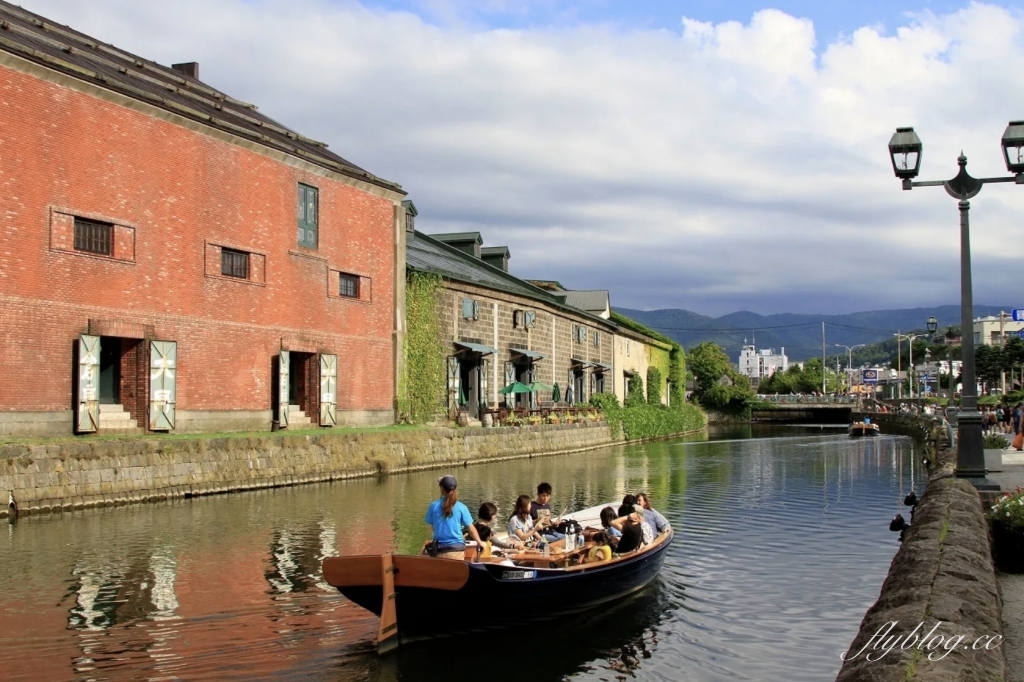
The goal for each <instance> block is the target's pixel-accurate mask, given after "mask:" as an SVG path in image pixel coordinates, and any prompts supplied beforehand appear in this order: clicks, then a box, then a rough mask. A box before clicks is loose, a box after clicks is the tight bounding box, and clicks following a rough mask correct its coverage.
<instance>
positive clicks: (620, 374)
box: [613, 326, 672, 405]
mask: <svg viewBox="0 0 1024 682" xmlns="http://www.w3.org/2000/svg"><path fill="white" fill-rule="evenodd" d="M655 349H657V350H660V351H661V352H663V353H665V354H666V355H667V354H668V353H669V352H670V351H671V349H672V347H671V346H670V345H669V344H667V343H664V342H662V341H659V340H657V339H652V338H651V337H649V336H647V335H646V334H641V333H640V332H638V331H635V330H633V329H629V328H627V327H623V326H619V327H618V329H617V330H616V332H615V356H614V359H613V363H614V365H615V395H616V397H618V399H619V403H624V402H625V400H626V395H627V394H628V392H629V382H630V380H631V379H632V378H633V376H634V375H635V376H639V377H640V378H641V379H643V382H644V388H645V390H646V388H647V381H648V376H647V370H648V368H649V367H650V366H651V353H652V351H653V350H655ZM668 380H669V377H668V375H667V373H666V374H665V375H663V376H662V377H661V386H660V395H661V403H662V404H663V405H668V404H669V401H670V393H671V391H669V387H668Z"/></svg>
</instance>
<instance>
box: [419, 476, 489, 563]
mask: <svg viewBox="0 0 1024 682" xmlns="http://www.w3.org/2000/svg"><path fill="white" fill-rule="evenodd" d="M437 485H438V486H440V488H441V497H440V498H439V499H436V500H434V501H433V502H431V503H430V506H429V507H427V515H426V516H425V517H424V519H423V520H424V521H426V522H427V525H428V526H430V529H431V531H433V533H434V542H435V543H436V547H437V554H436V555H435V556H437V557H438V558H440V559H459V560H463V559H465V556H466V543H465V541H464V540H463V536H462V532H463V530H465V531H466V532H468V533H469V536H470V537H471V538H473V540H475V541H476V543H477V544H478V545H481V544H482V543H481V542H480V534H479V533H477V530H476V528H475V527H474V526H473V517H472V516H470V514H469V509H468V508H467V507H466V505H464V504H462V503H461V502H459V493H458V492H457V491H456V488H457V487H458V485H459V484H458V482H457V481H456V480H455V477H454V476H442V477H441V478H439V479H437Z"/></svg>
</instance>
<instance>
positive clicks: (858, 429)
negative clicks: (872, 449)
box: [848, 422, 881, 438]
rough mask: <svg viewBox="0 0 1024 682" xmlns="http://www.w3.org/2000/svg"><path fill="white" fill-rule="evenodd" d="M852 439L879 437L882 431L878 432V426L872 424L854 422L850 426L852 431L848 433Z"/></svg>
mask: <svg viewBox="0 0 1024 682" xmlns="http://www.w3.org/2000/svg"><path fill="white" fill-rule="evenodd" d="M848 433H849V434H850V438H860V437H861V436H877V435H878V434H879V433H881V431H879V430H878V424H872V423H871V422H854V423H853V424H850V430H849V432H848Z"/></svg>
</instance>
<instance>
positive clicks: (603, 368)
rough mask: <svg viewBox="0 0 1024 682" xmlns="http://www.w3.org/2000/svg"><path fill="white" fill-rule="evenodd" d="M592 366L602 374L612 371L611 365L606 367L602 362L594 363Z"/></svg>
mask: <svg viewBox="0 0 1024 682" xmlns="http://www.w3.org/2000/svg"><path fill="white" fill-rule="evenodd" d="M593 364H594V369H597V370H600V371H602V372H610V371H612V366H611V365H606V364H604V363H603V362H595V363H593Z"/></svg>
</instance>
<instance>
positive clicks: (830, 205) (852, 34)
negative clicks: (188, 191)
mask: <svg viewBox="0 0 1024 682" xmlns="http://www.w3.org/2000/svg"><path fill="white" fill-rule="evenodd" d="M17 1H18V2H19V3H20V4H22V5H23V6H24V7H26V8H27V9H30V10H33V11H36V12H39V13H41V14H43V15H46V16H48V17H49V18H51V19H54V20H56V21H59V22H61V23H66V24H70V25H72V26H74V27H75V28H78V29H79V30H83V31H85V32H86V33H90V34H92V35H93V36H95V37H97V38H99V39H102V40H105V41H107V42H111V43H113V44H115V45H118V46H119V47H122V48H125V49H129V50H131V51H133V52H136V53H138V54H140V55H143V56H145V57H148V58H150V59H154V60H156V61H158V62H161V63H165V64H170V63H172V62H179V61H198V62H200V65H201V67H200V68H201V77H202V79H203V80H204V81H206V82H208V83H210V84H211V85H213V86H215V87H217V88H220V89H222V90H224V91H226V92H228V93H230V94H231V95H233V96H236V97H239V98H241V99H245V100H247V101H250V102H253V103H255V104H258V105H259V107H260V109H261V110H262V111H263V112H265V113H267V114H268V115H270V116H273V117H274V118H277V119H278V120H279V121H281V122H282V123H284V124H286V125H288V126H290V127H292V128H295V129H298V130H299V131H301V132H302V133H304V134H307V135H309V136H312V137H316V138H318V139H321V140H324V141H326V142H328V143H329V144H330V146H331V148H332V149H333V150H335V151H336V152H338V153H339V154H341V155H342V156H344V157H346V158H348V159H349V160H351V161H353V162H354V163H357V164H359V165H361V166H363V167H364V168H366V169H368V170H370V171H371V172H374V173H376V174H377V175H380V176H383V177H385V178H388V179H390V180H394V181H396V182H399V183H401V184H402V185H403V186H404V188H405V189H406V190H407V191H408V192H409V196H410V198H412V199H413V200H414V201H415V202H416V206H417V208H418V209H419V212H420V218H419V219H418V223H417V226H418V227H419V229H421V230H423V231H425V232H443V231H463V230H478V231H480V232H481V233H483V237H484V243H485V245H491V246H497V245H507V246H508V247H509V248H510V250H511V253H512V260H511V269H512V271H513V272H514V273H515V274H517V275H519V276H523V277H532V278H545V279H558V280H560V281H561V282H562V283H563V284H565V285H566V286H568V287H570V288H580V289H583V288H608V289H610V290H611V292H612V302H613V305H616V306H621V307H630V308H644V309H652V308H686V309H689V310H693V311H697V312H701V313H704V314H711V315H720V314H724V313H728V312H732V311H735V310H741V309H745V310H752V311H755V312H760V313H765V314H767V313H777V312H805V313H813V312H832V313H838V312H852V311H857V310H873V309H881V308H890V307H911V306H923V305H936V304H947V303H956V302H957V301H958V300H959V234H958V218H957V206H956V202H955V201H954V200H953V199H951V198H949V197H948V196H947V195H946V194H945V193H944V192H943V191H942V190H941V189H939V188H923V189H916V190H914V191H913V192H903V191H901V190H900V187H899V182H898V180H896V179H895V178H894V177H893V176H892V171H891V168H890V166H889V161H888V156H887V150H886V143H887V142H888V139H889V136H890V135H891V134H892V131H893V130H894V129H895V128H896V126H902V125H913V126H914V127H915V129H916V130H917V131H918V133H919V134H920V135H921V137H922V139H923V141H924V144H925V152H924V164H923V173H922V178H924V179H945V178H948V177H951V176H953V175H954V174H955V172H956V170H957V168H956V157H957V155H958V154H959V152H960V150H961V149H963V150H964V152H965V153H966V154H967V156H968V157H969V158H970V169H971V172H972V174H974V175H976V176H992V175H1000V174H1004V173H1005V172H1006V171H1005V168H1004V167H1003V165H1002V160H1001V156H1000V150H999V138H1000V136H1001V135H1002V132H1003V129H1004V128H1005V126H1006V123H1007V121H1009V120H1011V119H1017V118H1024V82H1022V81H1021V78H1020V74H1021V73H1024V34H1022V29H1024V8H1022V5H1024V3H1021V2H1003V3H997V4H990V3H984V4H983V3H965V2H954V1H946V0H936V1H929V0H887V1H885V2H883V1H881V0H861V1H859V2H846V1H844V2H820V1H811V0H806V1H805V0H792V1H783V0H779V1H777V2H774V3H772V4H763V3H761V2H757V1H756V0H732V1H728V2H727V1H725V0H696V1H691V2H681V1H676V2H671V1H669V0H628V1H627V0H576V1H570V0H478V1H476V2H471V1H469V0H364V1H363V2H356V1H354V0H175V1H174V2H170V1H163V2H156V1H152V2H138V1H137V0H90V1H89V2H80V1H77V0H17ZM765 1H766V2H767V1H768V0H765ZM1022 215H1024V188H1018V187H1015V186H1014V185H994V186H990V187H986V188H985V190H984V191H983V192H982V193H981V194H980V195H979V196H978V197H977V198H976V199H975V200H974V202H973V209H972V220H973V223H972V228H973V251H974V273H975V278H974V282H975V300H976V301H977V302H979V303H988V304H993V305H1004V304H1005V305H1015V304H1016V305H1020V306H1021V307H1024V292H1020V293H1019V294H1018V293H1017V292H1018V291H1020V289H1021V284H1020V283H1021V282H1022V281H1024V278H1022V277H1021V274H1022V272H1024V258H1022V254H1024V230H1022V229H1021V224H1022V221H1021V216H1022Z"/></svg>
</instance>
